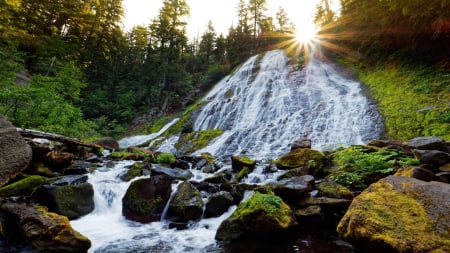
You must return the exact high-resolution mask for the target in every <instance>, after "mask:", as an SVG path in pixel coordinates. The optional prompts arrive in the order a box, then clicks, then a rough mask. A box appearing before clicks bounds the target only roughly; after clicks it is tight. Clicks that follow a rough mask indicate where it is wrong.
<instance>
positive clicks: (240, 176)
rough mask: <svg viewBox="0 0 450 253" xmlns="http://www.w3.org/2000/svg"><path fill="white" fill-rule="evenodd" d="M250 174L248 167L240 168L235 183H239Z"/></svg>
mask: <svg viewBox="0 0 450 253" xmlns="http://www.w3.org/2000/svg"><path fill="white" fill-rule="evenodd" d="M248 173H250V169H249V168H248V167H244V168H242V170H241V171H239V173H238V174H237V175H236V182H239V181H241V180H242V179H243V178H244V177H246V176H247V175H248Z"/></svg>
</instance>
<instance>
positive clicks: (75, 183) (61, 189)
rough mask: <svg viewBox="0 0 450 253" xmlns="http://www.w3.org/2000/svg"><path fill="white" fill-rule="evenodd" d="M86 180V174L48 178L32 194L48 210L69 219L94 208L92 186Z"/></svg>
mask: <svg viewBox="0 0 450 253" xmlns="http://www.w3.org/2000/svg"><path fill="white" fill-rule="evenodd" d="M86 180H87V177H86V176H65V177H60V178H57V179H53V180H49V181H48V182H47V183H45V184H43V185H41V186H40V187H38V188H37V189H36V190H35V191H34V193H33V194H32V196H33V198H34V199H35V200H36V201H38V202H39V203H40V204H42V205H45V206H47V207H48V208H49V210H50V211H52V212H55V213H58V214H61V215H64V216H66V217H68V218H69V219H77V218H79V217H81V216H83V215H86V214H88V213H90V212H92V211H93V210H94V208H95V204H94V188H93V187H92V185H91V184H90V183H88V182H86Z"/></svg>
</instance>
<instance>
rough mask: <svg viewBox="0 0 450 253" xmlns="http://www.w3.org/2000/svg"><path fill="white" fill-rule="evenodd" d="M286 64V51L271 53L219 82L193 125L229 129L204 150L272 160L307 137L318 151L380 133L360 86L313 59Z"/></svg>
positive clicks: (202, 127)
mask: <svg viewBox="0 0 450 253" xmlns="http://www.w3.org/2000/svg"><path fill="white" fill-rule="evenodd" d="M288 63H289V59H288V57H286V56H285V55H284V53H283V51H282V50H275V51H271V52H268V53H266V54H265V55H264V56H263V57H262V58H261V56H254V57H252V58H250V59H249V60H248V61H247V62H246V63H245V64H244V65H243V66H242V67H241V68H240V69H238V70H237V71H236V72H235V73H234V74H233V75H231V76H228V77H227V78H225V79H223V80H222V81H221V82H219V83H218V84H217V85H216V86H215V88H214V89H213V90H212V91H211V92H210V93H209V94H208V95H207V96H206V97H205V101H207V102H208V103H207V105H206V106H205V107H204V108H203V109H202V111H201V112H200V113H199V115H198V117H197V118H196V120H195V123H194V129H195V130H204V129H212V128H219V129H222V130H224V131H225V132H224V134H223V135H222V136H220V137H218V138H216V139H215V140H214V141H213V142H212V143H211V144H210V145H208V146H207V147H205V148H204V149H202V150H200V151H199V152H210V153H212V154H214V155H220V156H225V157H229V155H232V154H234V155H239V154H246V155H248V156H250V157H252V158H254V159H273V158H276V157H277V156H280V155H281V154H283V153H286V152H287V151H289V149H290V144H291V143H292V142H293V141H295V140H296V139H299V138H301V137H303V136H305V135H306V136H308V138H310V139H311V140H312V143H313V148H314V149H318V150H326V149H332V148H336V147H337V146H346V145H350V144H362V143H365V142H367V141H368V140H371V139H376V138H378V137H379V135H380V133H381V129H382V127H381V124H382V123H381V118H380V116H379V114H378V112H377V110H376V107H375V106H374V105H373V104H371V102H370V101H369V100H368V99H367V98H366V97H365V96H364V95H363V94H362V87H361V84H359V83H358V82H356V81H354V80H352V79H350V78H346V77H344V76H342V75H341V74H340V73H339V71H338V70H337V68H336V67H335V66H334V65H332V64H330V63H326V62H324V61H321V60H320V59H318V58H315V57H313V58H311V60H310V62H309V63H308V64H307V65H306V66H305V67H304V68H303V69H300V70H297V69H296V68H298V66H297V65H290V64H288Z"/></svg>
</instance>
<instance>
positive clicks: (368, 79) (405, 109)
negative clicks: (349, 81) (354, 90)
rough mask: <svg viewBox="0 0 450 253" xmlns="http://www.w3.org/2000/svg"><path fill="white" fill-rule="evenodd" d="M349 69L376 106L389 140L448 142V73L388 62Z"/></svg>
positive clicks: (449, 133) (432, 68)
mask: <svg viewBox="0 0 450 253" xmlns="http://www.w3.org/2000/svg"><path fill="white" fill-rule="evenodd" d="M353 68H354V69H356V71H357V72H358V77H359V79H360V80H361V81H362V82H363V83H365V84H366V85H367V86H368V88H369V92H370V96H371V97H372V98H373V99H375V100H376V101H377V102H378V107H379V110H380V112H381V114H382V115H383V116H384V118H385V124H386V128H387V132H388V135H389V137H390V138H391V139H411V138H414V137H416V136H439V137H441V138H443V139H447V140H448V139H450V125H449V124H448V123H449V119H450V118H449V116H448V115H450V114H449V112H450V104H449V103H447V101H450V89H449V88H448V87H450V83H449V81H448V80H449V78H448V71H443V70H439V69H438V68H436V67H433V66H429V67H426V66H421V65H418V64H417V63H414V64H405V63H400V64H398V63H389V62H383V63H381V64H380V63H379V64H377V65H376V67H368V66H356V65H353Z"/></svg>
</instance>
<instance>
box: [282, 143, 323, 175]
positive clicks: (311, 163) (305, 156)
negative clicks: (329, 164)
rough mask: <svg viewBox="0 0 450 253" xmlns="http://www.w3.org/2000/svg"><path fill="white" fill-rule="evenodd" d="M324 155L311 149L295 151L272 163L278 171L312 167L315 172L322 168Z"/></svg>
mask: <svg viewBox="0 0 450 253" xmlns="http://www.w3.org/2000/svg"><path fill="white" fill-rule="evenodd" d="M325 160H326V159H325V155H324V154H323V153H322V152H320V151H317V150H313V149H306V148H301V149H295V150H292V151H290V152H289V153H287V154H285V155H283V156H281V157H280V158H278V159H276V160H275V161H274V164H275V165H276V166H277V168H278V169H280V170H290V169H294V168H299V167H305V166H307V167H312V168H314V169H316V170H319V169H321V168H323V166H324V164H325Z"/></svg>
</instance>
